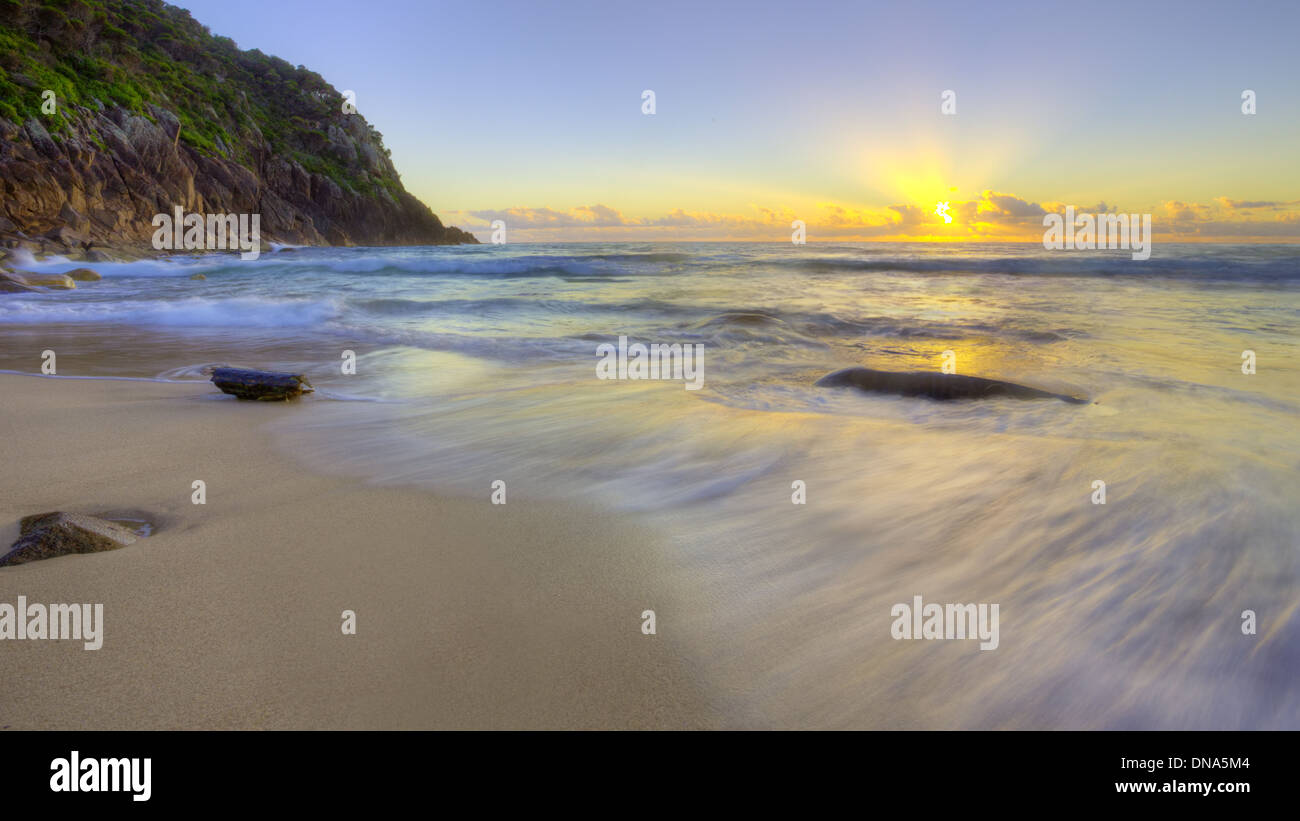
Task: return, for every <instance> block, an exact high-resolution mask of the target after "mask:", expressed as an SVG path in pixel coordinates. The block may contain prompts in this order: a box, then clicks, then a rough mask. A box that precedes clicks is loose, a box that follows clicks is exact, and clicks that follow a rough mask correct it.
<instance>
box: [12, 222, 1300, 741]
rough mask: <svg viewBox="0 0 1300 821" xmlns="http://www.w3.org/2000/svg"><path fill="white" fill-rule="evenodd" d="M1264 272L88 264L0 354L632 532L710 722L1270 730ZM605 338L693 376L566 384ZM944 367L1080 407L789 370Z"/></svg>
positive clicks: (500, 253) (1255, 251)
mask: <svg viewBox="0 0 1300 821" xmlns="http://www.w3.org/2000/svg"><path fill="white" fill-rule="evenodd" d="M1298 260H1300V256H1298V255H1297V253H1296V252H1295V251H1294V250H1293V249H1291V248H1287V247H1279V246H1233V247H1225V246H1196V245H1185V246H1170V245H1164V246H1160V245H1157V247H1156V252H1155V255H1154V256H1153V258H1152V259H1151V260H1150V261H1148V262H1135V261H1132V260H1131V259H1130V258H1129V257H1128V255H1127V254H1126V253H1123V252H1119V253H1114V254H1109V253H1069V252H1060V253H1049V252H1045V251H1043V250H1042V248H1041V247H1035V246H1025V245H1005V246H1002V245H951V246H948V245H945V246H933V245H904V244H866V245H845V246H811V245H810V246H802V247H797V246H790V245H778V244H772V245H764V244H727V243H720V244H644V245H628V244H618V245H613V244H611V245H598V244H591V245H551V246H528V245H511V246H508V247H492V246H483V247H463V248H436V249H384V250H380V249H299V250H295V251H292V252H280V253H275V254H267V255H264V256H263V258H262V259H261V260H259V261H257V262H255V263H241V262H238V261H237V260H232V259H230V258H224V259H221V258H211V257H199V258H181V259H176V260H172V261H143V262H136V263H121V264H106V265H97V266H96V268H97V269H98V270H100V271H101V273H103V274H104V276H105V279H104V280H103V281H102V282H100V283H90V284H85V285H84V287H83V286H80V285H79V287H78V289H77V290H76V291H73V292H70V293H51V294H35V295H18V296H11V297H6V299H5V300H3V301H0V340H2V344H0V368H4V369H11V370H18V371H23V372H34V371H38V370H39V367H40V353H41V350H43V349H47V348H49V349H54V350H56V351H57V352H58V356H59V360H58V361H59V373H60V374H61V375H79V376H117V377H147V378H164V379H179V380H189V379H204V378H206V377H205V375H204V372H203V369H204V368H205V367H207V366H210V365H213V364H233V365H241V366H248V367H261V368H268V369H276V370H295V371H302V372H306V373H307V374H308V375H309V377H310V378H311V380H312V382H313V383H314V384H315V385H316V386H317V388H318V392H317V394H316V395H314V396H313V397H311V398H310V399H309V400H307V401H305V402H304V408H302V409H301V410H302V411H303V412H301V413H298V414H296V415H295V416H294V418H292V419H288V420H284V421H281V422H278V423H276V425H275V426H274V427H275V431H276V434H277V437H278V441H279V443H280V446H281V447H282V449H283V451H284V452H285V453H286V454H290V455H292V456H293V457H294V458H298V459H303V460H305V461H307V462H308V463H309V464H311V465H312V466H315V467H318V468H321V469H325V470H329V471H335V472H342V473H346V474H350V475H356V476H359V477H363V478H365V479H366V480H369V481H373V482H377V483H394V484H416V485H422V486H426V487H430V488H433V489H435V490H437V491H440V492H444V493H451V494H456V495H466V496H470V497H474V498H482V499H483V500H484V501H485V503H487V499H488V496H489V492H490V489H489V486H490V483H491V482H492V481H493V480H497V479H500V480H503V481H505V482H506V483H507V486H508V488H509V494H510V498H511V499H515V498H541V499H547V498H553V499H581V500H584V501H589V502H592V503H595V504H598V505H603V506H608V507H612V508H615V509H618V510H622V511H626V512H627V513H628V515H634V516H637V517H640V518H641V519H643V520H644V521H645V523H646V525H647V526H648V527H653V528H655V529H657V530H659V531H661V532H662V533H663V534H664V544H665V549H667V550H669V551H671V552H672V553H673V554H674V558H675V560H676V561H675V566H676V567H677V568H678V574H679V576H680V578H678V579H676V582H677V588H678V589H679V590H680V591H681V596H680V599H679V601H677V602H676V603H674V606H673V607H672V608H671V609H669V610H660V611H659V615H658V618H659V625H660V630H661V631H664V630H671V631H673V633H674V634H675V635H678V636H679V637H685V640H686V642H687V644H689V645H690V646H692V647H693V648H695V657H694V658H693V659H692V660H691V661H692V663H693V665H694V667H695V669H696V670H697V673H698V675H699V676H700V677H701V679H702V680H703V681H705V682H706V683H708V684H710V685H712V689H711V691H712V692H714V693H716V697H717V698H718V699H719V701H720V704H721V706H723V708H724V709H725V711H726V712H727V714H728V715H731V716H734V718H735V723H736V724H737V725H740V726H782V727H784V726H817V727H846V726H870V727H950V728H953V727H1113V728H1151V727H1210V728H1236V727H1243V728H1266V727H1288V728H1297V727H1300V692H1297V688H1296V687H1295V686H1294V684H1293V682H1294V680H1295V677H1296V674H1297V672H1298V671H1300V588H1298V587H1297V580H1298V578H1300V540H1298V538H1297V537H1298V536H1300V504H1298V503H1300V492H1298V491H1297V485H1296V476H1297V471H1298V469H1300V434H1298V433H1297V430H1298V429H1297V425H1296V418H1297V409H1298V406H1297V400H1298V399H1300V366H1298V365H1297V355H1298V354H1300V349H1298V346H1297V333H1296V331H1297V319H1298V318H1300V261H1298ZM29 267H32V268H33V269H35V270H62V268H61V267H60V266H59V264H58V263H57V262H55V263H42V264H39V265H35V266H29ZM62 267H67V266H62ZM197 272H202V273H204V274H205V275H206V276H207V279H206V280H205V281H192V280H190V279H189V276H190V275H191V274H193V273H197ZM620 335H625V336H627V337H629V338H630V339H631V340H633V341H640V342H645V343H652V342H653V343H664V344H669V343H681V344H686V343H700V344H703V345H704V351H705V359H704V387H703V389H702V390H699V391H686V390H684V388H683V385H682V383H681V382H680V381H676V382H674V381H657V382H651V381H604V380H599V379H597V378H596V363H597V355H596V349H597V346H598V345H599V344H601V343H604V342H615V341H617V338H618V337H619V336H620ZM344 350H352V351H355V353H356V354H357V357H358V360H357V370H356V374H355V375H344V374H343V373H341V370H340V358H341V352H342V351H344ZM948 350H951V351H953V352H954V353H955V355H956V365H957V370H958V372H959V373H965V374H973V375H980V376H988V377H997V378H1003V379H1008V380H1011V381H1015V382H1020V383H1022V384H1028V385H1033V386H1035V387H1040V388H1045V389H1048V390H1052V391H1060V392H1067V393H1072V394H1079V395H1084V396H1088V397H1090V398H1091V399H1092V400H1094V401H1093V403H1092V404H1088V405H1082V406H1075V405H1068V404H1065V403H1062V402H1057V401H1032V402H1022V401H1016V400H1007V399H994V400H983V401H972V402H951V403H942V402H933V401H929V400H925V399H909V398H901V397H890V396H879V395H863V394H859V393H856V392H854V391H852V390H845V389H838V390H836V389H824V388H816V387H814V386H813V382H815V381H816V379H817V378H818V377H820V376H822V375H824V374H825V373H827V372H829V371H831V370H834V369H836V368H839V367H843V366H846V365H854V364H861V365H866V366H869V367H873V368H879V369H886V370H936V369H938V368H939V366H940V363H941V355H942V353H943V352H944V351H948ZM1244 350H1252V351H1254V352H1255V353H1256V355H1257V357H1258V363H1257V369H1258V372H1257V373H1256V374H1254V375H1246V374H1243V373H1242V369H1241V364H1242V352H1243V351H1244ZM308 402H309V403H310V408H308V407H306V405H307V404H308ZM1095 480H1102V481H1104V482H1105V483H1106V504H1104V505H1099V504H1093V502H1092V497H1093V493H1094V490H1093V483H1094V481H1095ZM796 481H799V482H803V483H804V484H805V486H806V489H807V490H806V495H807V502H806V504H803V505H796V504H793V503H792V501H791V496H792V493H793V492H794V490H793V489H792V483H794V482H796ZM361 549H364V548H361ZM520 549H521V550H526V549H530V548H529V546H528V545H521V546H520ZM609 549H610V550H618V549H620V545H610V546H609ZM914 595H922V596H923V597H924V598H925V600H926V601H932V602H952V603H966V602H972V603H974V602H990V603H998V604H999V605H1000V614H1001V641H1000V646H999V647H998V649H997V650H993V651H980V650H979V648H978V646H977V643H976V642H972V641H896V640H894V639H892V638H891V636H890V625H891V622H892V619H891V617H890V609H891V607H892V605H894V604H895V603H899V602H910V601H911V600H912V597H913V596H914ZM654 606H655V603H653V602H645V603H639V602H638V603H630V605H629V611H630V612H631V611H635V612H637V613H639V612H640V610H641V609H642V608H643V607H654ZM1248 609H1249V610H1254V611H1255V612H1256V613H1257V614H1258V620H1259V626H1258V634H1257V635H1253V636H1248V635H1243V633H1242V630H1241V623H1242V619H1241V613H1242V611H1243V610H1248ZM634 615H635V614H634Z"/></svg>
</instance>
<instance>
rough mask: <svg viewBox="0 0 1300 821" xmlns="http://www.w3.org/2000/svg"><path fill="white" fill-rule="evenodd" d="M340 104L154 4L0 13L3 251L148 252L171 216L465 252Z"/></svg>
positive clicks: (19, 8) (10, 2) (306, 79)
mask: <svg viewBox="0 0 1300 821" xmlns="http://www.w3.org/2000/svg"><path fill="white" fill-rule="evenodd" d="M345 102H346V101H345V99H344V97H343V96H342V95H341V94H340V93H339V92H338V91H336V90H335V89H334V88H333V87H331V86H330V85H329V84H328V83H326V82H325V81H324V80H323V79H322V78H321V77H320V76H319V75H317V74H315V73H314V72H310V71H308V70H306V69H305V68H302V67H301V66H300V67H298V68H294V67H293V66H291V65H289V64H288V63H286V62H285V61H283V60H280V59H278V58H275V57H268V56H266V55H264V54H262V53H261V52H259V51H256V50H254V51H242V50H240V49H239V48H237V47H236V46H235V44H234V43H233V42H232V41H230V40H229V39H227V38H222V37H214V36H212V35H211V34H210V33H209V32H208V31H207V29H206V28H204V27H203V26H201V25H199V24H198V23H197V22H195V21H194V20H193V19H192V18H191V17H190V16H189V13H188V12H186V11H183V10H181V9H177V8H175V7H172V6H168V5H166V4H164V3H161V2H159V1H158V0H102V2H97V1H96V0H64V1H63V2H59V0H45V2H43V3H42V2H37V0H0V242H3V243H4V244H5V245H8V246H10V247H13V246H15V245H24V246H27V247H33V248H35V247H38V246H40V245H42V244H44V245H45V250H54V251H58V250H62V249H63V248H75V247H86V246H87V245H88V244H89V245H99V246H104V245H108V246H128V245H137V246H147V245H148V244H149V241H150V238H151V237H152V235H153V232H154V230H155V228H154V226H153V223H152V220H153V217H154V215H156V214H160V213H165V214H171V213H172V211H173V209H174V207H175V206H181V207H182V208H183V209H184V210H185V211H186V212H196V213H207V214H211V213H246V214H254V213H256V214H260V215H261V218H260V220H261V234H262V239H263V241H276V242H285V243H293V244H331V245H428V244H444V243H457V242H476V240H475V239H474V238H473V236H472V235H470V234H468V233H466V232H463V231H461V230H459V229H457V228H452V227H448V226H444V225H443V224H442V223H441V221H439V219H438V217H437V216H435V215H434V214H433V212H432V211H430V210H429V208H428V207H427V206H425V205H424V204H423V203H421V202H420V201H419V200H417V199H416V198H415V197H413V196H411V195H410V194H409V193H407V192H406V190H405V189H404V188H403V187H402V184H401V180H400V178H399V177H398V175H397V172H396V170H395V169H394V168H393V164H392V162H391V160H390V159H389V156H388V151H387V150H386V149H385V148H384V146H383V142H382V138H381V135H380V134H379V133H378V132H376V131H375V130H374V129H373V128H372V127H371V126H370V125H369V124H368V123H367V122H366V121H365V119H364V118H363V117H362V116H361V115H360V114H357V113H348V111H347V110H345V109H346V108H347V107H346V106H345Z"/></svg>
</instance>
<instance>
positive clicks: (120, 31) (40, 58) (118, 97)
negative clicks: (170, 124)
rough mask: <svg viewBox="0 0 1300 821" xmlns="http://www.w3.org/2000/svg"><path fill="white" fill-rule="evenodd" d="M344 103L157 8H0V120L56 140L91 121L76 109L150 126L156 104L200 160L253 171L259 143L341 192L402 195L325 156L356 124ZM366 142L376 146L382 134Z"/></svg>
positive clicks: (32, 3) (38, 2)
mask: <svg viewBox="0 0 1300 821" xmlns="http://www.w3.org/2000/svg"><path fill="white" fill-rule="evenodd" d="M46 89H50V90H53V91H54V92H55V95H56V100H57V103H58V108H57V112H58V113H57V114H56V115H55V116H53V117H51V116H48V115H44V114H42V113H41V103H42V98H41V94H42V92H43V91H45V90H46ZM342 101H343V98H342V95H341V94H339V92H338V91H337V90H335V89H334V88H333V87H332V86H331V85H330V84H329V83H327V82H325V80H324V79H323V78H322V77H321V76H320V75H319V74H317V73H315V72H313V71H308V70H307V69H306V68H303V67H302V66H298V67H296V68H295V67H294V66H292V65H290V64H289V63H288V62H286V61H284V60H281V59H280V58H278V57H272V56H268V55H266V54H263V53H262V52H260V51H257V50H256V49H254V50H252V51H242V50H240V49H239V47H238V46H236V45H235V43H234V41H233V40H231V39H230V38H228V37H221V36H214V35H213V34H212V33H211V32H209V31H208V29H207V28H206V27H205V26H203V25H201V24H200V23H198V22H197V21H196V20H194V18H192V17H191V16H190V14H189V12H188V11H185V10H184V9H179V8H176V7H174V6H170V5H167V4H166V3H163V2H161V1H160V0H0V117H2V118H4V119H6V120H9V121H10V122H14V123H19V124H21V123H22V122H23V121H25V120H27V119H28V118H33V117H34V118H37V119H39V120H40V121H41V123H42V125H44V126H45V128H46V129H47V130H48V131H49V132H50V134H51V135H54V134H61V133H66V132H68V131H69V130H70V128H71V127H72V125H73V124H78V125H85V124H86V123H87V122H88V121H89V118H88V117H85V116H84V115H83V114H82V113H81V112H80V111H79V110H78V107H80V108H84V109H90V110H95V109H98V108H100V107H101V106H113V105H116V106H121V107H122V108H125V109H127V110H129V111H131V112H134V113H136V114H139V115H142V116H145V117H148V118H149V119H150V120H153V121H155V122H156V121H157V120H156V118H155V117H154V116H153V115H152V113H151V112H150V109H149V106H150V105H155V106H158V107H159V108H162V109H166V110H167V111H170V112H172V113H173V114H175V115H176V117H177V119H179V120H180V123H181V133H180V139H181V141H182V142H184V143H185V144H187V145H189V146H191V147H192V148H193V149H194V150H195V151H197V152H199V153H200V154H204V155H207V156H224V157H228V158H230V159H232V160H234V161H236V162H238V163H240V164H242V165H245V166H247V167H250V168H251V167H253V166H254V164H255V157H256V156H257V154H258V153H259V152H260V151H262V150H264V149H265V145H264V144H263V140H265V143H266V144H269V146H270V150H271V152H272V153H274V154H278V155H280V156H283V157H285V158H286V159H292V160H296V161H297V162H299V163H300V164H301V165H302V166H303V167H304V168H306V169H308V170H309V171H313V172H316V173H320V174H324V175H326V176H328V177H329V178H330V179H332V180H333V181H334V182H336V183H337V184H338V185H340V186H341V187H343V188H348V189H352V190H354V191H358V192H361V193H367V194H371V195H378V194H379V193H380V192H381V191H388V192H390V193H396V192H398V191H400V190H401V185H400V183H399V182H398V180H397V179H396V175H395V174H393V173H391V172H389V171H388V170H384V171H383V172H382V173H380V174H376V173H374V172H371V171H367V170H366V169H365V168H364V167H363V166H362V165H361V163H360V162H359V161H357V162H348V161H344V160H342V159H339V158H338V157H336V156H333V155H330V154H328V153H326V149H327V148H328V146H329V144H330V140H329V137H328V136H327V135H328V132H329V129H330V126H331V125H334V126H337V127H339V128H346V127H347V125H348V117H349V116H351V117H357V116H359V115H344V114H343V113H342V111H341V105H342ZM69 118H71V119H69ZM85 130H86V131H88V132H89V133H90V135H91V139H92V140H94V141H95V142H97V143H99V144H100V145H101V146H102V141H101V140H100V139H99V135H97V134H95V133H94V130H93V128H88V129H85ZM366 133H367V134H369V135H370V138H371V139H372V140H373V141H374V143H375V144H376V146H377V145H378V143H379V138H378V134H377V133H375V132H373V131H372V130H371V129H370V128H369V126H367V127H366ZM259 135H260V136H259Z"/></svg>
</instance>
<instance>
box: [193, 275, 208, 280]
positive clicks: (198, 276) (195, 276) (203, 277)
mask: <svg viewBox="0 0 1300 821" xmlns="http://www.w3.org/2000/svg"><path fill="white" fill-rule="evenodd" d="M190 279H207V277H206V276H204V275H203V274H193V275H191V276H190Z"/></svg>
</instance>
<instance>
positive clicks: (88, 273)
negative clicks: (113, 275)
mask: <svg viewBox="0 0 1300 821" xmlns="http://www.w3.org/2000/svg"><path fill="white" fill-rule="evenodd" d="M64 276H66V277H68V278H70V279H75V280H76V281H77V282H95V281H97V280H101V279H103V277H102V276H100V275H99V272H98V271H94V270H91V269H90V268H73V269H72V270H71V271H67V272H66V273H65V274H64Z"/></svg>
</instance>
